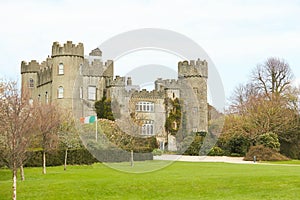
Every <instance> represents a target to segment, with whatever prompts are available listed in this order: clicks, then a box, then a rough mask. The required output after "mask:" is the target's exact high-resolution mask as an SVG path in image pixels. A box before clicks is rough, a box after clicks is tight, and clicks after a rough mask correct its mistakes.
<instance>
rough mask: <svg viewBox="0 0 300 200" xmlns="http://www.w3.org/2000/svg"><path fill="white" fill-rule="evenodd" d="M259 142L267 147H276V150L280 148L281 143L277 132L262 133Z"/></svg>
mask: <svg viewBox="0 0 300 200" xmlns="http://www.w3.org/2000/svg"><path fill="white" fill-rule="evenodd" d="M257 144H258V145H264V146H265V147H268V148H270V149H274V150H275V151H279V150H280V143H279V140H278V136H277V134H275V133H273V132H268V133H265V134H262V135H260V136H259V137H258V140H257Z"/></svg>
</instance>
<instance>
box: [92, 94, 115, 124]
mask: <svg viewBox="0 0 300 200" xmlns="http://www.w3.org/2000/svg"><path fill="white" fill-rule="evenodd" d="M95 109H96V113H97V117H98V118H99V119H101V118H102V119H109V120H112V121H114V120H115V119H114V115H113V112H112V108H111V100H110V99H107V98H106V97H105V96H103V98H102V99H101V100H100V101H96V102H95Z"/></svg>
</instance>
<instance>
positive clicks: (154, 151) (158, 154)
mask: <svg viewBox="0 0 300 200" xmlns="http://www.w3.org/2000/svg"><path fill="white" fill-rule="evenodd" d="M152 154H153V156H161V155H162V154H163V151H162V150H161V149H153V151H152Z"/></svg>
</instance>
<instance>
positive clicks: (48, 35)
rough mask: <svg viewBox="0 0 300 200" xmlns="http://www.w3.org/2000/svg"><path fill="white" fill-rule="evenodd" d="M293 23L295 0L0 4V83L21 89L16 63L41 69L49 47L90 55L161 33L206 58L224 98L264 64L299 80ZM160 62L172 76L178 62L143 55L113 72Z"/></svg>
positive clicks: (298, 12) (298, 41) (298, 11)
mask: <svg viewBox="0 0 300 200" xmlns="http://www.w3.org/2000/svg"><path fill="white" fill-rule="evenodd" d="M299 19H300V0H286V1H282V0H271V1H269V0H210V1H204V0H164V1H161V0H128V1H121V0H119V1H116V0H110V1H107V0H105V1H104V0H100V1H96V0H95V1H92V0H86V1H79V0H45V1H38V0H27V1H21V0H20V1H17V0H0V24H1V31H0V44H1V45H0V55H1V56H0V58H1V59H0V77H2V78H5V79H13V80H18V81H20V63H21V61H23V60H24V61H27V62H28V61H30V60H37V61H39V62H42V61H43V60H45V58H46V57H47V56H48V55H51V46H52V43H53V42H54V41H58V42H60V43H61V44H62V43H65V42H66V41H67V40H72V41H73V42H74V43H78V42H82V43H83V44H84V48H85V54H88V53H89V52H90V51H91V50H92V49H94V48H96V47H97V46H99V45H100V44H101V43H103V42H104V41H106V40H108V39H110V38H111V37H113V36H115V35H118V34H120V33H123V32H126V31H131V30H134V29H141V28H160V29H168V30H172V31H175V32H178V33H180V34H183V35H185V36H186V37H188V38H190V39H192V40H193V41H195V42H196V43H197V44H199V45H200V46H201V47H202V48H203V49H204V50H205V52H206V53H207V54H208V55H209V57H210V58H211V60H212V61H213V62H214V64H215V67H216V68H217V70H218V72H219V74H220V76H221V79H222V83H223V86H224V90H225V96H226V98H229V97H230V96H231V94H232V92H233V90H234V88H235V87H236V86H237V85H238V84H242V83H245V82H247V81H248V80H249V76H250V74H251V70H252V69H253V68H254V67H255V66H256V65H257V64H260V63H263V62H264V61H265V60H266V59H267V58H269V57H278V58H283V59H285V60H286V61H287V62H288V63H289V64H290V67H291V69H292V71H293V73H294V75H295V79H296V80H297V79H299V80H300V58H299V56H300V23H299ZM103 53H105V52H103ZM162 57H164V58H168V59H169V61H166V63H167V64H166V65H170V63H172V62H174V66H175V68H176V66H177V62H178V58H176V57H174V56H172V55H165V53H161V54H159V53H157V52H149V51H148V52H144V54H143V56H141V55H139V52H137V54H136V55H134V54H133V55H131V56H130V55H129V56H127V57H124V58H121V59H120V60H119V61H117V62H116V64H115V66H116V71H117V72H118V68H126V67H127V66H128V67H132V66H135V65H137V64H139V65H147V64H164V63H162V62H164V61H162V59H161V58H162ZM134 60H135V61H136V62H135V61H134ZM120 74H121V75H122V72H120ZM298 82H299V83H300V81H298Z"/></svg>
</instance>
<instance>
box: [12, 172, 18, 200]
mask: <svg viewBox="0 0 300 200" xmlns="http://www.w3.org/2000/svg"><path fill="white" fill-rule="evenodd" d="M12 189H13V195H12V199H13V200H17V168H16V167H14V168H13V186H12Z"/></svg>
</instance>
